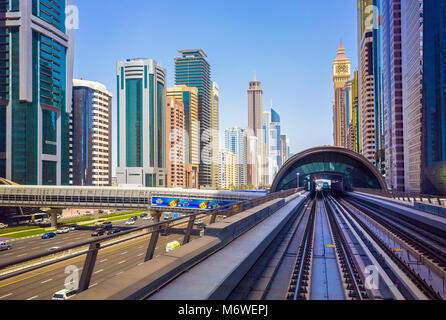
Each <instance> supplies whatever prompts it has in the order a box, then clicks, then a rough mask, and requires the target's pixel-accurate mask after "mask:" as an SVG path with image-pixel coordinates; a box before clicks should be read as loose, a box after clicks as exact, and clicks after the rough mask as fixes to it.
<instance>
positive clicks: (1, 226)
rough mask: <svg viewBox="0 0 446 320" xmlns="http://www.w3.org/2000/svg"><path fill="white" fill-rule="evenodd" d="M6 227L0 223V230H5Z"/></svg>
mask: <svg viewBox="0 0 446 320" xmlns="http://www.w3.org/2000/svg"><path fill="white" fill-rule="evenodd" d="M7 227H8V225H7V224H4V223H0V229H5V228H7Z"/></svg>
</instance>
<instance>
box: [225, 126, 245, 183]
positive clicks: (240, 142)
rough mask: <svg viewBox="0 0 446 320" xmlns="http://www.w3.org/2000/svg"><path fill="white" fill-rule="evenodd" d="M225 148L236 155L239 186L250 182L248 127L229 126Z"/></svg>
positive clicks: (226, 132) (226, 131)
mask: <svg viewBox="0 0 446 320" xmlns="http://www.w3.org/2000/svg"><path fill="white" fill-rule="evenodd" d="M225 149H226V150H228V151H230V152H232V153H234V154H235V156H236V169H237V175H236V176H237V186H238V187H241V186H243V185H246V184H248V165H247V160H248V129H246V128H240V127H234V128H227V129H226V130H225Z"/></svg>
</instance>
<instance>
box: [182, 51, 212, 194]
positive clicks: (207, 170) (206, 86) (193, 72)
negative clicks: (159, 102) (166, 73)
mask: <svg viewBox="0 0 446 320" xmlns="http://www.w3.org/2000/svg"><path fill="white" fill-rule="evenodd" d="M178 52H179V53H180V54H181V57H178V58H175V84H176V85H181V84H184V85H186V86H188V87H196V88H197V89H198V121H199V122H200V152H199V154H200V166H199V176H198V180H199V185H200V186H211V160H212V159H211V136H210V135H211V67H210V65H209V63H208V62H207V61H206V57H207V56H206V54H205V53H204V52H203V50H201V49H196V50H180V51H178Z"/></svg>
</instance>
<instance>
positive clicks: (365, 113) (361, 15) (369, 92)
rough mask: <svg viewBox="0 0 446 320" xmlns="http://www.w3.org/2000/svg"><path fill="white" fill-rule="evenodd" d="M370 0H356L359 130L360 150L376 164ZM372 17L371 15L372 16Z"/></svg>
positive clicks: (371, 3) (371, 2)
mask: <svg viewBox="0 0 446 320" xmlns="http://www.w3.org/2000/svg"><path fill="white" fill-rule="evenodd" d="M372 5H373V1H372V0H360V1H358V36H359V42H358V43H359V62H358V65H359V82H358V89H359V94H358V96H359V109H358V112H359V131H360V150H361V153H362V155H363V156H364V157H365V158H367V160H369V161H370V162H371V163H372V164H374V165H375V164H376V160H375V159H376V144H375V102H374V74H373V72H374V70H373V54H374V53H373V25H372V24H371V23H370V16H371V15H373V13H372V12H371V11H370V9H369V8H370V7H372ZM372 18H373V16H372Z"/></svg>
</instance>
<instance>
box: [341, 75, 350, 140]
mask: <svg viewBox="0 0 446 320" xmlns="http://www.w3.org/2000/svg"><path fill="white" fill-rule="evenodd" d="M352 84H353V82H352V80H349V81H347V82H346V83H345V85H344V88H342V89H341V104H342V105H343V109H344V111H345V112H344V116H345V118H344V119H343V120H342V121H343V122H344V126H345V127H344V128H343V129H342V130H343V132H344V135H343V139H344V141H343V143H342V146H343V147H344V148H347V145H348V138H349V137H348V132H349V130H348V129H349V127H350V124H351V122H352V120H353V119H352V116H353V99H352V97H353V95H352V90H353V88H352Z"/></svg>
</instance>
